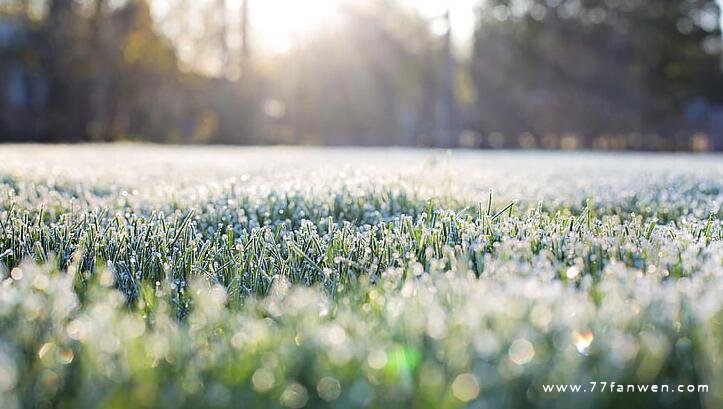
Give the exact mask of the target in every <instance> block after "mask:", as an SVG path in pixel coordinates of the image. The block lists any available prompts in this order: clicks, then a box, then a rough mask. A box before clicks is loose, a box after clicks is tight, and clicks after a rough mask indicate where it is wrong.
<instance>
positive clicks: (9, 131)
mask: <svg viewBox="0 0 723 409" xmlns="http://www.w3.org/2000/svg"><path fill="white" fill-rule="evenodd" d="M265 1H266V0H201V1H196V0H194V1H191V0H0V141H42V142H61V141H62V142H85V141H93V142H101V141H119V140H144V141H153V142H164V143H223V144H320V145H381V146H384V145H399V146H434V147H450V148H456V147H467V148H546V149H558V148H562V149H591V148H593V149H646V150H658V149H665V150H721V149H723V74H722V69H723V58H722V57H721V54H722V53H721V48H722V47H721V38H722V37H721V32H720V20H721V15H720V14H721V13H720V8H719V7H720V5H719V4H717V3H716V1H714V0H676V1H670V0H480V1H477V2H474V1H471V3H473V4H472V6H471V7H469V10H468V12H467V13H468V14H470V15H471V16H470V17H471V18H473V19H474V22H475V24H474V30H473V31H472V32H470V33H469V38H467V39H463V40H459V37H456V36H455V30H456V28H457V27H456V26H455V24H454V20H453V19H450V14H449V12H448V11H447V12H445V10H448V7H452V6H453V4H454V1H449V2H445V1H442V0H440V1H438V2H437V3H439V5H438V6H439V7H438V8H439V9H440V10H441V11H442V12H441V13H440V14H438V15H430V14H429V13H424V12H422V11H421V8H420V7H418V6H416V5H415V2H414V1H405V0H333V1H332V0H315V1H313V2H304V3H301V2H297V1H291V0H288V1H280V0H276V1H275V2H273V3H274V7H273V8H271V6H268V4H271V2H267V3H266V4H267V6H265V7H266V17H264V13H262V12H261V11H263V10H261V11H259V10H260V9H261V8H262V6H260V4H262V3H264V2H265ZM458 1H459V0H458ZM427 2H428V1H427ZM255 7H256V8H255ZM322 10H324V11H325V12H324V13H322V12H321V11H322ZM312 20H313V22H314V24H310V23H309V22H310V21H312ZM270 27H271V28H276V30H277V32H280V31H283V29H285V28H289V27H292V28H293V27H297V28H299V27H301V28H300V29H296V30H292V29H290V30H288V31H289V32H290V33H292V34H291V35H288V36H287V37H286V38H285V39H282V38H281V37H280V36H276V37H274V35H272V34H269V32H271V33H273V31H269V30H268V29H269V28H270ZM281 40H284V41H285V42H284V41H281Z"/></svg>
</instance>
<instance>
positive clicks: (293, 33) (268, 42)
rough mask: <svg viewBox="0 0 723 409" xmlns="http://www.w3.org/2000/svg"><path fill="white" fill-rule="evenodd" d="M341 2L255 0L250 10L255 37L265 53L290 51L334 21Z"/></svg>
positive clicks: (327, 0) (329, 0) (321, 0)
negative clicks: (305, 37)
mask: <svg viewBox="0 0 723 409" xmlns="http://www.w3.org/2000/svg"><path fill="white" fill-rule="evenodd" d="M236 1H239V0H236ZM341 2H342V0H312V1H304V0H256V1H253V0H252V1H251V2H250V5H249V8H250V13H251V21H252V23H251V24H252V26H253V27H252V29H253V32H254V36H256V40H257V42H258V43H260V44H261V45H262V48H263V49H265V50H268V51H272V52H284V51H288V50H289V49H290V48H291V47H292V46H293V44H294V42H295V41H297V40H298V39H300V38H303V37H304V36H307V35H309V34H310V33H313V32H314V31H315V30H318V29H319V28H321V27H322V26H323V25H325V24H328V23H331V22H333V21H334V20H335V18H336V17H338V11H339V6H340V5H341Z"/></svg>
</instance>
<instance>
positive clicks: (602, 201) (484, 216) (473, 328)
mask: <svg viewBox="0 0 723 409" xmlns="http://www.w3.org/2000/svg"><path fill="white" fill-rule="evenodd" d="M722 204H723V157H721V156H715V155H708V156H706V155H698V156H696V155H657V154H593V153H544V152H543V153H513V152H473V151H453V152H446V151H427V150H405V149H391V150H390V149H386V150H385V149H311V148H309V149H303V148H230V147H203V148H202V147H184V148H181V147H159V146H150V145H115V146H31V145H29V146H13V145H5V146H0V282H1V284H0V407H2V408H20V407H28V408H30V407H52V408H136V407H138V408H144V407H147V408H181V407H187V408H200V407H218V408H226V407H233V408H252V407H286V408H302V407H307V408H316V407H339V408H356V407H359V408H363V407H368V408H392V407H403V408H461V407H474V408H526V407H534V408H581V407H587V408H618V407H623V408H627V407H635V408H643V407H690V408H698V407H702V408H710V409H714V408H721V407H723V222H722V220H723V208H722ZM612 382H614V383H615V384H614V385H613V384H612ZM561 385H562V386H566V385H572V386H575V385H581V390H580V391H578V392H571V391H569V390H568V391H561V390H559V389H557V386H561ZM680 385H682V386H684V390H683V391H680V392H679V391H678V389H677V388H678V386H680ZM699 385H702V386H705V388H704V389H700V388H699ZM620 386H623V390H622V391H621V390H620V389H619V387H620ZM629 386H632V387H633V388H638V387H641V386H643V387H651V388H652V387H653V386H656V387H657V388H659V389H660V390H659V391H658V392H653V391H652V390H649V391H647V392H641V391H639V390H638V389H636V391H635V392H633V391H632V390H630V389H629V388H628V387H629ZM688 386H692V387H694V389H695V390H694V391H687V390H685V389H687V387H688ZM550 388H552V390H549V389H550ZM663 389H665V390H663Z"/></svg>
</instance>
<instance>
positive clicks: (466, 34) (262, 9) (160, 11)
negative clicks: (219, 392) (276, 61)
mask: <svg viewBox="0 0 723 409" xmlns="http://www.w3.org/2000/svg"><path fill="white" fill-rule="evenodd" d="M202 1H212V0H202ZM202 1H198V2H196V1H195V0H194V1H193V2H190V3H186V4H191V6H198V5H199V4H201V3H202ZM249 1H250V6H249V7H250V9H251V25H252V29H253V34H254V36H256V37H257V38H263V39H264V45H265V47H266V48H267V49H268V50H270V51H278V52H283V51H285V50H287V49H289V48H290V47H291V45H292V44H293V41H294V38H295V37H297V36H299V35H303V33H304V32H310V31H313V30H314V29H315V27H318V26H320V25H322V24H325V23H326V22H329V21H333V19H334V14H335V11H336V9H337V7H338V6H339V4H340V3H341V2H342V1H344V0H249ZM400 1H401V3H402V4H404V5H406V6H408V7H411V8H414V9H417V10H418V11H419V13H420V14H421V15H423V16H424V17H429V18H433V17H437V16H441V15H443V14H444V12H445V11H446V10H447V8H449V10H450V19H451V23H452V32H453V34H454V40H455V43H456V44H457V45H459V46H460V47H464V46H466V45H468V44H469V43H470V39H471V38H472V34H473V32H474V24H475V19H474V8H475V4H477V3H478V2H479V0H400ZM172 4H173V1H172V0H152V1H151V5H152V7H153V10H154V14H156V15H157V16H158V17H162V16H163V15H165V14H167V13H169V12H173V10H172V7H173V6H172ZM240 4H241V0H226V5H227V8H228V9H229V10H230V11H231V12H230V13H229V15H230V16H233V15H234V14H235V12H237V11H238V10H239V9H240ZM280 10H283V12H280ZM179 29H181V28H180V27H179ZM182 29H183V30H191V31H192V30H195V29H200V27H183V28H182Z"/></svg>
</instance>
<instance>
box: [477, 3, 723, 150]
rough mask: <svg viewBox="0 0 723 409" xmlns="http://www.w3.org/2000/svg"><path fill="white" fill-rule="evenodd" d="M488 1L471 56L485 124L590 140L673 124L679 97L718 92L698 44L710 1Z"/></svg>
mask: <svg viewBox="0 0 723 409" xmlns="http://www.w3.org/2000/svg"><path fill="white" fill-rule="evenodd" d="M488 4H489V5H488V7H486V8H484V9H482V10H481V11H480V22H479V28H478V30H477V32H476V36H475V47H474V56H473V61H472V66H473V76H474V79H475V83H476V86H477V88H478V94H479V96H480V97H479V99H478V113H479V117H478V121H477V126H478V127H479V129H481V130H482V131H484V132H491V131H502V132H504V133H506V134H508V135H512V136H517V135H519V134H521V133H523V132H533V133H535V134H537V135H544V134H546V133H554V134H557V135H564V134H566V133H572V134H575V135H577V136H578V137H582V142H583V143H584V144H585V145H586V146H591V144H592V140H591V139H592V137H594V136H597V135H600V134H605V133H622V132H659V133H667V134H675V133H677V131H681V130H682V129H681V124H682V123H683V121H682V114H683V109H682V107H684V106H685V105H686V104H687V103H689V102H691V101H692V100H693V99H694V98H697V97H703V98H706V99H709V100H710V101H721V99H723V80H722V78H721V75H720V72H719V71H718V69H717V64H716V63H715V58H716V56H715V55H713V54H711V53H710V52H707V51H706V49H705V47H704V46H703V42H704V41H705V40H706V39H707V38H709V37H710V36H715V35H716V30H717V27H715V26H710V25H709V24H707V23H706V22H705V20H707V19H709V17H702V16H709V15H710V13H715V10H713V8H712V7H714V6H715V4H714V2H713V1H709V0H686V1H681V2H675V3H673V4H671V3H670V2H669V1H667V0H648V1H634V2H632V1H631V2H610V1H605V0H552V1H546V0H534V1H529V2H524V6H521V4H522V3H520V2H517V1H511V0H491V1H489V2H488ZM713 15H715V14H713ZM508 143H514V142H512V141H509V140H508Z"/></svg>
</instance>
